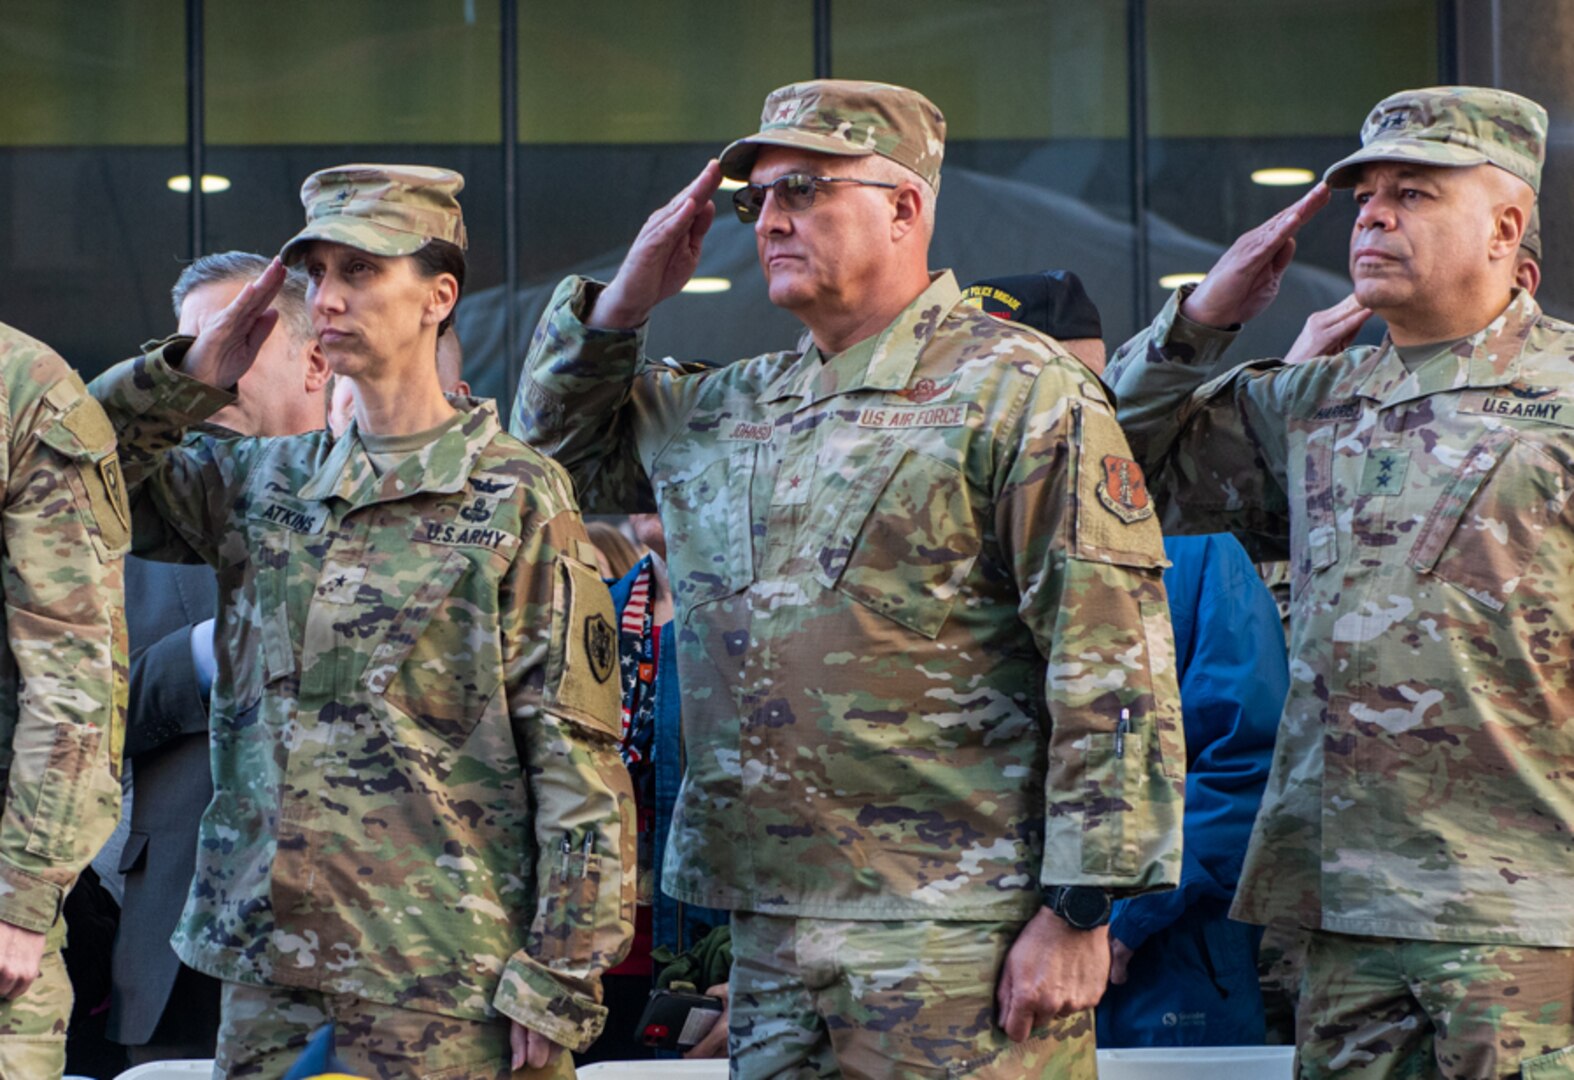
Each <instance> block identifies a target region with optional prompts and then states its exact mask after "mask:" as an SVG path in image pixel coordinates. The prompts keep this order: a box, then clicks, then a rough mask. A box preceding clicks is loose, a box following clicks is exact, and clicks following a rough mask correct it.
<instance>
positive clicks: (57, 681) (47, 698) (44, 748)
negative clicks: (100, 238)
mask: <svg viewBox="0 0 1574 1080" xmlns="http://www.w3.org/2000/svg"><path fill="white" fill-rule="evenodd" d="M0 395H3V400H0V505H3V509H4V515H3V520H4V525H3V531H0V598H3V599H4V604H3V605H0V800H3V801H0V806H3V813H0V921H3V922H6V923H9V924H11V925H12V926H15V927H19V928H21V929H23V930H29V931H32V932H33V933H37V934H45V935H47V937H46V940H45V950H46V951H45V953H44V956H43V961H42V966H41V974H40V976H39V978H38V979H36V980H35V981H34V982H33V983H32V985H31V986H29V987H28V989H27V991H26V992H25V993H23V994H21V995H20V996H18V997H16V998H14V999H11V1000H6V1001H0V1075H5V1076H19V1077H20V1076H40V1077H43V1076H50V1075H54V1076H59V1075H60V1073H61V1070H62V1069H63V1068H64V1067H65V1035H66V1025H67V1024H68V1023H69V1021H70V1018H71V983H70V980H69V979H68V978H67V976H66V971H65V967H64V965H63V964H62V962H61V957H60V948H61V945H62V944H63V943H64V940H65V931H66V926H65V921H64V920H63V919H62V918H61V917H60V916H61V911H62V907H63V905H64V903H65V898H66V894H67V893H69V892H70V891H71V887H72V885H73V884H75V882H76V879H77V875H79V874H80V873H81V872H82V870H83V868H84V867H86V866H87V864H88V861H89V860H90V859H91V858H92V857H93V856H94V855H96V854H97V853H98V849H99V848H101V847H102V846H103V845H104V841H105V840H107V839H109V835H110V833H111V832H113V831H114V828H115V823H116V822H117V821H118V820H119V818H120V750H121V744H122V742H123V740H124V738H125V730H126V694H127V664H128V659H129V654H128V642H127V639H126V620H125V601H124V593H123V590H124V583H123V578H122V560H123V558H124V556H125V553H126V548H127V545H128V542H129V540H130V516H129V512H128V510H127V505H126V493H125V485H124V483H123V481H122V478H121V474H120V459H119V457H118V456H117V454H116V452H115V435H114V431H113V430H112V429H111V428H110V426H109V421H108V420H106V419H105V418H104V413H103V410H102V409H100V408H99V407H98V405H97V403H96V402H94V401H93V399H92V398H91V397H89V396H88V395H87V391H86V389H85V388H84V387H83V385H82V380H81V379H79V378H78V377H77V375H76V373H75V372H74V371H72V370H71V369H70V368H69V367H68V366H66V363H65V361H63V360H62V359H60V357H59V356H57V355H55V353H54V352H53V351H52V350H51V349H50V348H49V347H48V346H47V345H45V344H43V343H42V342H40V341H36V340H34V339H33V338H30V337H28V336H27V335H25V334H23V333H21V332H19V331H17V330H14V329H12V328H11V327H9V326H4V325H0Z"/></svg>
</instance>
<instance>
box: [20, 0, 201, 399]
mask: <svg viewBox="0 0 1574 1080" xmlns="http://www.w3.org/2000/svg"><path fill="white" fill-rule="evenodd" d="M185 35H186V30H185V20H184V8H183V7H182V5H181V4H179V3H172V2H169V0H156V2H155V0H128V2H126V3H123V4H108V5H105V4H93V5H88V4H61V3H55V2H50V0H37V2H10V3H7V4H5V5H4V7H3V8H0V76H3V83H4V86H5V107H4V108H3V109H0V238H3V247H0V279H3V280H4V281H5V288H4V289H0V320H4V321H5V322H7V323H9V324H10V325H12V326H15V327H17V328H18V329H20V330H22V331H24V332H25V333H28V334H31V335H33V336H34V337H37V338H40V339H42V340H43V341H46V342H48V343H49V344H50V345H51V346H53V347H54V348H55V349H56V350H57V351H58V352H60V353H61V355H63V356H64V357H65V358H66V359H67V360H68V361H69V362H70V363H72V364H73V365H74V366H76V367H77V368H78V369H79V370H80V371H81V372H82V373H83V374H84V375H86V376H89V377H91V376H92V375H95V374H97V373H98V372H99V371H101V370H103V369H104V368H105V367H107V366H108V365H109V364H110V363H112V362H114V361H115V360H118V359H121V358H122V357H124V356H126V355H128V354H129V353H131V352H132V351H134V350H135V348H136V346H137V345H138V344H140V343H141V342H143V341H145V340H147V339H148V338H151V337H157V336H162V335H163V334H166V333H168V332H169V331H170V330H172V329H173V328H174V320H173V318H172V317H171V315H170V311H169V281H168V277H169V274H170V271H171V268H176V267H178V266H179V263H178V261H177V260H179V259H180V258H182V257H184V256H185V254H186V251H187V246H188V240H187V228H186V213H187V203H186V200H185V198H184V197H183V196H181V195H178V194H176V193H174V192H172V191H170V190H169V189H168V187H167V186H166V184H167V182H168V180H169V178H170V177H171V176H174V175H176V174H177V173H183V172H184V171H185V149H184V139H185V126H186V121H185V111H186V96H185V70H186V65H185Z"/></svg>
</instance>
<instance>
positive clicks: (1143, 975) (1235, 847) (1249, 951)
mask: <svg viewBox="0 0 1574 1080" xmlns="http://www.w3.org/2000/svg"><path fill="white" fill-rule="evenodd" d="M1164 553H1165V555H1166V556H1167V557H1168V558H1169V560H1170V563H1171V566H1170V568H1169V569H1168V570H1166V571H1164V586H1165V588H1166V590H1167V591H1168V592H1169V601H1170V620H1171V622H1172V623H1173V625H1174V629H1175V658H1176V674H1177V676H1178V679H1179V682H1180V691H1181V715H1182V718H1183V722H1184V725H1185V729H1186V759H1187V760H1186V766H1187V772H1186V811H1185V817H1184V819H1183V822H1184V824H1183V830H1184V838H1185V839H1184V846H1183V848H1182V862H1181V880H1180V887H1179V888H1178V889H1175V890H1174V891H1173V892H1167V893H1154V894H1150V895H1147V896H1141V897H1137V898H1135V899H1132V900H1124V901H1120V902H1118V903H1117V904H1116V905H1115V910H1114V913H1113V914H1112V916H1111V918H1110V955H1111V964H1110V988H1109V991H1108V993H1106V994H1105V995H1104V1000H1103V1001H1102V1002H1101V1003H1100V1004H1099V1007H1098V1013H1097V1023H1098V1035H1097V1037H1098V1045H1099V1046H1101V1047H1119V1046H1254V1045H1261V1044H1262V1042H1263V1036H1264V1028H1263V1005H1262V991H1261V989H1260V988H1259V985H1258V981H1257V945H1258V942H1259V941H1260V940H1261V939H1262V928H1261V927H1257V926H1249V925H1247V924H1246V923H1239V922H1234V921H1232V920H1231V919H1230V918H1229V917H1228V913H1229V910H1230V901H1231V900H1232V899H1233V898H1234V896H1235V886H1236V882H1237V881H1238V879H1239V877H1240V872H1241V862H1242V860H1243V859H1244V858H1245V856H1246V841H1247V838H1248V837H1249V836H1250V835H1251V829H1252V820H1253V819H1254V818H1255V817H1256V816H1257V807H1258V805H1259V804H1261V802H1262V795H1263V788H1264V786H1265V785H1266V784H1267V782H1268V767H1269V764H1270V762H1271V761H1272V758H1273V740H1274V734H1275V732H1276V730H1277V728H1278V724H1279V714H1280V711H1281V710H1282V708H1283V706H1284V696H1285V693H1286V691H1287V690H1288V688H1289V673H1288V669H1287V666H1286V661H1285V651H1284V633H1283V630H1282V629H1281V624H1280V622H1279V611H1278V608H1277V607H1276V606H1275V605H1274V602H1273V597H1272V595H1271V594H1270V593H1269V592H1268V589H1267V587H1266V586H1264V585H1263V583H1262V579H1261V578H1260V577H1258V576H1257V569H1256V567H1255V566H1253V564H1252V561H1251V558H1250V557H1249V556H1248V555H1247V554H1246V550H1245V549H1244V548H1242V547H1241V545H1240V543H1239V541H1237V540H1236V539H1235V538H1234V537H1233V536H1226V535H1213V536H1172V537H1166V538H1165V541H1164Z"/></svg>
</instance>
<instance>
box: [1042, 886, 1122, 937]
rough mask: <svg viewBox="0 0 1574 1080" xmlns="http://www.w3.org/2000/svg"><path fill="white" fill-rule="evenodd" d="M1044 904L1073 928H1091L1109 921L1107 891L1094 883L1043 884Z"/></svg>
mask: <svg viewBox="0 0 1574 1080" xmlns="http://www.w3.org/2000/svg"><path fill="white" fill-rule="evenodd" d="M1040 894H1041V895H1042V896H1043V898H1044V906H1045V907H1047V908H1049V910H1051V911H1053V912H1054V913H1055V914H1056V915H1059V916H1060V917H1061V918H1062V919H1065V920H1066V922H1067V923H1069V924H1070V925H1071V927H1072V929H1074V930H1093V929H1096V928H1097V927H1100V926H1104V925H1106V924H1108V922H1109V912H1110V900H1109V893H1107V892H1105V891H1104V890H1103V889H1100V888H1099V887H1098V886H1096V885H1045V886H1043V887H1042V888H1041V889H1040Z"/></svg>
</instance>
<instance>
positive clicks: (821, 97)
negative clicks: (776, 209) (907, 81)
mask: <svg viewBox="0 0 1574 1080" xmlns="http://www.w3.org/2000/svg"><path fill="white" fill-rule="evenodd" d="M762 145H778V146H779V145H786V146H797V147H801V148H803V149H805V150H810V151H813V152H816V153H821V154H839V155H845V154H854V155H866V154H879V155H880V156H881V157H885V158H890V159H891V160H892V161H894V162H896V163H897V164H898V165H903V166H906V167H907V168H909V169H911V170H913V172H915V173H917V174H918V175H919V176H921V177H923V178H924V179H925V180H926V181H928V182H929V183H930V184H931V185H932V186H934V187H936V188H938V187H939V186H940V163H941V161H942V160H943V159H944V157H945V117H944V116H943V115H942V114H941V112H940V110H939V109H937V108H935V106H934V103H933V102H931V101H930V100H929V99H928V98H926V97H924V96H923V95H922V94H920V93H919V92H918V91H916V90H909V89H907V88H906V87H904V86H891V85H888V84H886V83H875V82H855V81H852V80H849V79H815V80H812V81H810V82H801V83H792V84H790V85H788V86H783V87H780V88H778V89H776V90H773V91H771V93H770V94H769V95H768V96H767V97H766V99H765V106H764V108H763V109H762V110H761V112H760V130H759V132H758V133H757V134H755V135H749V136H745V137H744V138H742V139H739V140H737V141H736V142H734V143H732V144H731V145H730V146H728V147H727V148H726V149H725V150H723V151H722V153H721V158H720V162H721V170H722V175H724V176H730V177H733V178H734V179H738V180H747V179H748V177H749V169H750V168H751V167H752V166H753V163H754V158H755V156H756V155H757V154H758V153H759V149H760V146H762Z"/></svg>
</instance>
